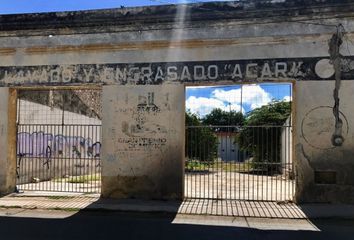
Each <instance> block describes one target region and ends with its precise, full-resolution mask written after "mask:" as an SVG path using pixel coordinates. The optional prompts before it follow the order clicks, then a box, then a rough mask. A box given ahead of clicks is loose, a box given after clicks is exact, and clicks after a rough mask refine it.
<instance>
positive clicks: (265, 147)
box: [236, 101, 291, 174]
mask: <svg viewBox="0 0 354 240" xmlns="http://www.w3.org/2000/svg"><path fill="white" fill-rule="evenodd" d="M290 114H291V103H290V102H284V101H272V102H271V103H269V104H268V105H265V106H262V107H260V108H256V109H254V110H253V111H251V112H250V113H249V114H248V115H247V116H246V121H245V127H244V128H243V129H242V131H241V132H240V134H239V135H238V137H237V139H236V140H237V142H238V143H239V144H240V147H241V148H242V149H243V150H247V151H248V152H249V153H251V154H252V155H253V167H254V168H255V169H258V170H262V171H267V172H268V173H270V174H272V173H274V174H275V173H277V172H279V171H280V160H281V159H280V149H281V133H282V130H283V129H284V127H283V125H284V123H285V121H286V120H287V118H288V117H289V116H290ZM269 163H270V164H269Z"/></svg>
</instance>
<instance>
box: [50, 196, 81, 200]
mask: <svg viewBox="0 0 354 240" xmlns="http://www.w3.org/2000/svg"><path fill="white" fill-rule="evenodd" d="M46 198H47V199H53V200H58V199H73V198H75V197H74V196H47V197H46Z"/></svg>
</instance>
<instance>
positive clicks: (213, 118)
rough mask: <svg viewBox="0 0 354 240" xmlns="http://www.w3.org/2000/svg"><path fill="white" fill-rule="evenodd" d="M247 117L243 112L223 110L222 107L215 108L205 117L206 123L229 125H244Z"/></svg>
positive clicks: (204, 121)
mask: <svg viewBox="0 0 354 240" xmlns="http://www.w3.org/2000/svg"><path fill="white" fill-rule="evenodd" d="M244 122H245V118H244V116H243V114H242V113H241V112H236V111H228V112H227V111H223V110H221V109H220V108H215V109H213V110H212V111H211V112H210V113H209V114H207V115H206V116H205V117H204V118H203V123H204V124H205V125H214V126H227V125H243V123H244Z"/></svg>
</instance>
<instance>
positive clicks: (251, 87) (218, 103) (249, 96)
mask: <svg viewBox="0 0 354 240" xmlns="http://www.w3.org/2000/svg"><path fill="white" fill-rule="evenodd" d="M241 92H242V98H241ZM291 93H292V90H291V84H290V83H284V84H248V85H242V90H241V85H232V86H219V87H188V88H187V89H186V109H188V110H189V111H191V112H192V113H196V114H198V115H199V116H200V117H204V116H205V115H206V114H208V113H210V112H211V111H212V110H213V109H214V108H220V109H222V110H225V111H230V110H233V111H242V112H243V113H247V112H249V111H251V110H253V109H255V108H258V107H261V106H263V105H266V104H268V103H269V102H271V101H272V100H280V101H282V100H284V101H289V100H291V96H292V94H291ZM241 99H242V101H241Z"/></svg>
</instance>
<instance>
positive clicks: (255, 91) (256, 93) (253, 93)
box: [212, 84, 272, 109]
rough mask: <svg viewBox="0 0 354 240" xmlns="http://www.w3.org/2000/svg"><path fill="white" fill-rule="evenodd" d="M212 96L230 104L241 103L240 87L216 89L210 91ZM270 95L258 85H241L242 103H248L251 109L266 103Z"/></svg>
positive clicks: (270, 98) (270, 97) (269, 99)
mask: <svg viewBox="0 0 354 240" xmlns="http://www.w3.org/2000/svg"><path fill="white" fill-rule="evenodd" d="M212 95H213V97H214V98H216V99H218V100H221V101H224V102H229V103H231V104H238V105H240V104H241V88H239V89H232V90H229V91H227V90H223V89H216V90H214V91H213V93H212ZM271 100H272V96H271V94H269V93H268V92H266V91H265V90H264V89H263V88H261V87H260V86H259V85H255V84H252V85H244V86H242V104H247V105H250V107H251V109H255V108H257V107H261V106H263V105H267V104H268V103H269V102H271Z"/></svg>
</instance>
